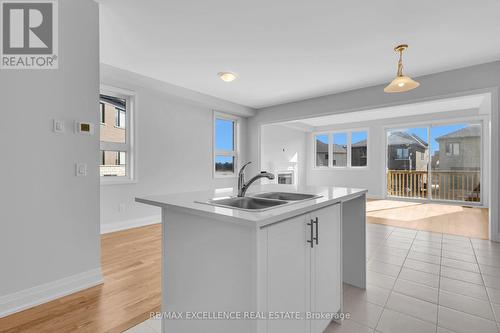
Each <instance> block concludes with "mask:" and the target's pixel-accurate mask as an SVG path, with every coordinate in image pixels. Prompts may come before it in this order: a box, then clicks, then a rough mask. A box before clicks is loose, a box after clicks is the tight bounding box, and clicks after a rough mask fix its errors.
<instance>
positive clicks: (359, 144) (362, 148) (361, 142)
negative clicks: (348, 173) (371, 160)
mask: <svg viewBox="0 0 500 333" xmlns="http://www.w3.org/2000/svg"><path fill="white" fill-rule="evenodd" d="M367 163H368V135H367V132H365V131H362V132H352V134H351V166H352V167H365V166H366V165H367Z"/></svg>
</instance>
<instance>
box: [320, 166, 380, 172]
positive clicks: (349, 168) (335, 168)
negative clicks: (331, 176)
mask: <svg viewBox="0 0 500 333" xmlns="http://www.w3.org/2000/svg"><path fill="white" fill-rule="evenodd" d="M312 169H313V170H315V171H323V170H325V171H328V170H329V171H334V170H342V171H368V170H370V168H368V167H367V166H359V167H356V166H354V167H313V168H312Z"/></svg>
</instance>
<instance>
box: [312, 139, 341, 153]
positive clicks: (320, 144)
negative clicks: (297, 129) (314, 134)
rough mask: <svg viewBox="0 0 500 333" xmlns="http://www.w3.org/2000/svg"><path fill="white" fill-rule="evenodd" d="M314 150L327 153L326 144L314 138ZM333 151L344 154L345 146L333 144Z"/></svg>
mask: <svg viewBox="0 0 500 333" xmlns="http://www.w3.org/2000/svg"><path fill="white" fill-rule="evenodd" d="M316 152H318V153H328V144H327V143H324V142H322V141H319V140H316ZM333 152H334V153H336V154H346V153H347V147H345V146H343V145H337V144H333Z"/></svg>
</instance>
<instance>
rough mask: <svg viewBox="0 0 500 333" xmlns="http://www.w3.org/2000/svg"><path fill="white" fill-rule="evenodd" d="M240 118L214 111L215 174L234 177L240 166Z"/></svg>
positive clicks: (216, 175)
mask: <svg viewBox="0 0 500 333" xmlns="http://www.w3.org/2000/svg"><path fill="white" fill-rule="evenodd" d="M238 130H239V118H237V117H232V116H229V115H225V114H221V113H217V112H215V113H214V176H215V177H232V176H234V175H235V173H236V170H237V168H238V157H239V156H238Z"/></svg>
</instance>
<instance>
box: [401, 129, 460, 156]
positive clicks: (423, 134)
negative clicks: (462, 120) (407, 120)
mask: <svg viewBox="0 0 500 333" xmlns="http://www.w3.org/2000/svg"><path fill="white" fill-rule="evenodd" d="M468 126H469V125H467V124H455V125H442V126H433V127H431V155H433V154H434V152H435V151H436V150H439V143H438V142H437V141H436V138H439V137H440V136H443V135H445V134H448V133H451V132H455V131H457V130H459V129H462V128H465V127H468ZM396 130H397V131H405V132H408V133H412V134H416V135H418V136H419V137H420V138H422V139H423V140H424V141H425V142H429V138H428V137H427V127H413V128H407V129H396Z"/></svg>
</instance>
